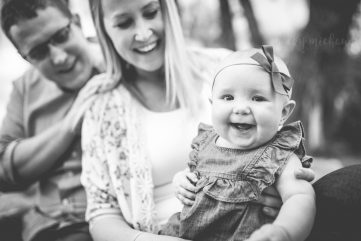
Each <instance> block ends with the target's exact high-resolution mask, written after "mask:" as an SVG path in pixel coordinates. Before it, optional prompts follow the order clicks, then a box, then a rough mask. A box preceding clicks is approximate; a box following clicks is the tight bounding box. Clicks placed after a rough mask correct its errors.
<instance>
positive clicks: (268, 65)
mask: <svg viewBox="0 0 361 241" xmlns="http://www.w3.org/2000/svg"><path fill="white" fill-rule="evenodd" d="M262 51H263V54H264V55H263V54H261V53H259V52H257V53H255V54H253V55H252V56H251V59H253V60H255V61H256V62H257V63H258V64H253V63H247V62H246V61H241V60H240V61H238V60H237V61H238V62H237V61H234V60H233V61H231V62H230V63H228V64H226V65H223V66H222V68H221V69H220V70H218V72H217V73H216V75H215V77H214V80H213V85H214V81H215V79H216V77H217V75H218V74H219V73H220V72H221V71H222V70H223V69H225V68H227V67H230V66H234V65H259V66H261V67H262V68H263V69H264V70H265V71H266V72H268V73H269V74H270V76H271V82H272V85H273V89H274V91H275V92H277V93H279V94H281V95H287V96H289V92H290V90H291V88H292V86H293V83H294V80H293V78H292V77H290V76H288V75H286V74H285V73H283V72H280V71H279V69H278V67H277V65H276V64H275V62H274V56H273V48H272V46H269V45H262ZM239 53H240V52H238V53H236V55H237V54H239ZM212 89H213V86H212Z"/></svg>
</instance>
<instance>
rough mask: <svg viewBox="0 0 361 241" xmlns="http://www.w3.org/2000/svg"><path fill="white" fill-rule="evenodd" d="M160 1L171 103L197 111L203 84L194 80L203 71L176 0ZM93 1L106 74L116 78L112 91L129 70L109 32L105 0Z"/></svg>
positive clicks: (92, 5) (166, 79)
mask: <svg viewBox="0 0 361 241" xmlns="http://www.w3.org/2000/svg"><path fill="white" fill-rule="evenodd" d="M159 2H160V5H161V11H162V15H163V21H164V28H165V56H164V60H165V61H164V63H165V64H164V65H165V66H164V73H165V81H166V99H167V103H168V104H169V105H170V106H171V107H175V106H176V105H177V103H179V105H180V107H186V108H189V109H190V110H191V111H192V112H195V111H197V109H198V108H199V106H200V101H199V98H198V94H199V93H198V92H199V88H197V86H200V85H198V84H197V83H195V81H194V80H195V78H196V77H197V76H199V74H198V73H197V70H195V69H194V68H193V67H192V65H193V63H192V61H193V58H190V57H189V56H188V51H187V50H186V45H185V41H184V36H183V32H182V28H181V23H180V18H179V14H178V9H177V6H176V3H175V0H159ZM89 3H90V8H91V12H92V17H93V20H94V24H95V27H96V31H97V35H98V38H99V42H100V44H101V48H102V51H103V54H104V58H105V64H106V73H107V74H108V75H109V79H110V80H111V81H113V82H112V83H108V84H107V86H108V87H107V89H108V90H109V89H112V88H114V87H115V86H116V85H117V84H118V83H119V82H121V81H124V79H123V77H124V73H122V72H123V71H124V70H125V69H126V65H127V63H126V61H125V60H124V59H122V57H121V56H119V55H118V53H117V51H116V49H115V48H114V45H113V43H112V41H111V39H110V38H109V36H108V34H107V33H106V30H105V27H104V23H103V10H102V6H101V0H89ZM193 66H194V65H193ZM198 83H199V82H198ZM197 93H198V94H197Z"/></svg>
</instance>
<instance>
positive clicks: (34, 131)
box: [0, 0, 101, 241]
mask: <svg viewBox="0 0 361 241" xmlns="http://www.w3.org/2000/svg"><path fill="white" fill-rule="evenodd" d="M1 27H2V29H3V31H4V33H5V34H6V36H7V37H8V38H9V39H10V41H11V42H12V43H13V44H14V46H15V47H16V48H17V50H18V52H19V53H20V54H21V55H22V57H23V58H24V59H26V60H27V61H29V63H30V64H31V65H32V66H33V68H31V69H30V70H28V71H27V72H26V73H25V74H24V75H23V76H22V77H20V78H19V79H17V80H16V81H14V83H13V85H14V86H13V87H14V88H13V91H12V94H11V96H10V100H9V103H8V108H7V114H6V116H5V118H4V121H3V124H2V126H1V129H0V190H1V191H3V192H12V191H16V190H17V191H18V190H21V193H14V192H12V193H10V194H3V195H0V203H1V204H2V205H0V206H5V208H4V209H5V211H9V212H10V211H13V210H14V207H13V206H15V214H16V213H17V214H21V215H20V217H21V220H20V222H21V234H22V239H23V241H43V240H46V241H52V240H69V241H70V240H77V241H78V240H79V241H81V240H84V241H85V240H91V238H90V235H89V233H88V227H87V224H86V223H85V222H84V212H85V207H86V197H85V192H84V190H83V188H82V186H81V184H80V178H79V177H80V172H81V148H80V137H79V135H78V134H76V133H74V132H73V131H72V122H73V119H74V118H75V117H74V116H76V115H77V112H78V111H79V108H80V107H81V104H82V102H81V101H79V98H80V97H79V98H78V99H77V96H78V92H79V90H80V89H81V88H82V87H83V86H84V85H85V84H86V83H87V81H88V80H89V79H90V78H91V77H92V76H93V75H94V74H96V73H98V72H99V70H100V69H101V68H100V65H98V64H97V63H100V61H99V57H100V56H101V54H99V53H100V52H99V51H95V52H94V50H93V49H92V46H91V45H90V44H89V43H88V42H87V40H86V38H85V37H84V35H83V34H82V32H81V29H80V24H79V21H78V19H77V18H76V17H74V16H73V15H72V14H71V12H70V11H69V9H68V7H67V5H66V3H64V2H63V1H62V0H26V1H24V0H3V4H2V6H1ZM97 58H98V59H97ZM75 100H76V101H75ZM8 195H18V196H19V199H16V200H14V198H13V199H12V200H14V201H13V202H8V201H6V200H8V199H6V197H7V196H8ZM23 199H24V200H25V201H22V200H23ZM18 203H19V204H21V205H18V206H17V204H18ZM12 205H13V206H12ZM7 206H9V208H7ZM0 211H1V210H0ZM16 211H18V212H16ZM1 214H4V212H0V215H1ZM7 214H9V213H7ZM10 214H13V213H10ZM5 216H6V215H5ZM10 216H11V215H10ZM0 218H1V217H0ZM0 228H1V223H0ZM0 232H1V230H0ZM3 232H4V231H3ZM0 236H1V237H2V238H1V239H3V238H4V236H2V234H1V233H0Z"/></svg>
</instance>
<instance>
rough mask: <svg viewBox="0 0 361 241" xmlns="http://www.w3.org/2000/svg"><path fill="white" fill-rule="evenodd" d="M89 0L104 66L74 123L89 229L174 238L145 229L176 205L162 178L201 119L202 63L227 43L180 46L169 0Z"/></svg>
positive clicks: (206, 71)
mask: <svg viewBox="0 0 361 241" xmlns="http://www.w3.org/2000/svg"><path fill="white" fill-rule="evenodd" d="M90 6H91V9H92V15H93V19H94V22H95V25H96V29H97V34H98V37H99V40H100V43H101V46H102V49H103V53H104V56H105V61H106V66H107V71H106V73H105V74H102V75H99V76H97V77H96V78H95V79H93V80H92V82H93V83H100V85H101V87H100V90H99V91H98V92H101V94H99V95H98V96H97V97H96V101H95V102H94V104H93V105H92V106H91V108H90V109H89V110H88V112H87V113H86V115H85V119H84V123H83V129H82V140H83V143H82V146H83V175H82V183H83V184H84V186H85V188H86V191H87V197H88V208H87V220H89V221H90V231H91V234H92V236H93V238H94V240H96V241H100V240H119V239H121V240H148V241H149V240H160V241H161V240H180V239H178V238H174V237H168V236H158V235H155V234H154V233H156V232H157V230H158V227H159V225H161V224H162V223H165V222H166V221H167V219H168V217H170V215H171V214H173V213H174V212H176V211H178V210H180V205H179V204H178V202H177V200H176V199H175V197H174V195H173V187H172V185H171V180H172V178H173V176H174V174H175V173H177V172H179V170H182V169H183V168H184V166H185V165H186V162H187V159H188V153H189V150H190V146H189V145H190V143H191V140H192V138H193V137H194V135H195V133H196V129H197V126H198V123H199V122H200V121H202V122H205V123H209V121H208V118H209V117H208V116H209V113H210V110H209V105H208V96H209V93H210V81H211V78H210V73H211V70H212V69H213V67H214V66H215V65H216V64H217V63H218V61H219V60H220V59H222V58H223V57H224V56H226V55H227V54H228V53H229V51H226V50H207V51H206V52H205V51H202V50H187V48H186V47H185V44H184V40H183V36H182V31H181V27H180V23H179V17H178V13H177V9H176V6H175V3H174V1H173V0H90ZM266 200H268V201H263V204H267V205H269V206H276V207H277V206H278V205H279V204H277V200H278V199H277V198H276V199H275V198H270V197H269V196H268V198H266ZM269 200H271V202H275V203H274V204H272V205H270V204H268V202H269ZM266 210H267V209H266ZM268 210H272V209H269V208H268Z"/></svg>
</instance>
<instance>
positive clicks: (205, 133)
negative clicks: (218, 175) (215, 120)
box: [188, 123, 213, 172]
mask: <svg viewBox="0 0 361 241" xmlns="http://www.w3.org/2000/svg"><path fill="white" fill-rule="evenodd" d="M212 132H213V127H212V126H210V125H207V124H204V123H200V124H199V126H198V135H197V136H196V137H195V138H194V139H193V141H192V144H191V148H192V151H191V152H190V154H189V162H188V167H189V169H190V170H191V172H194V171H195V169H196V167H197V163H198V161H199V159H198V153H199V151H200V150H201V149H202V147H203V146H204V144H205V142H206V141H207V140H208V139H209V138H210V136H211V135H212Z"/></svg>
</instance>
